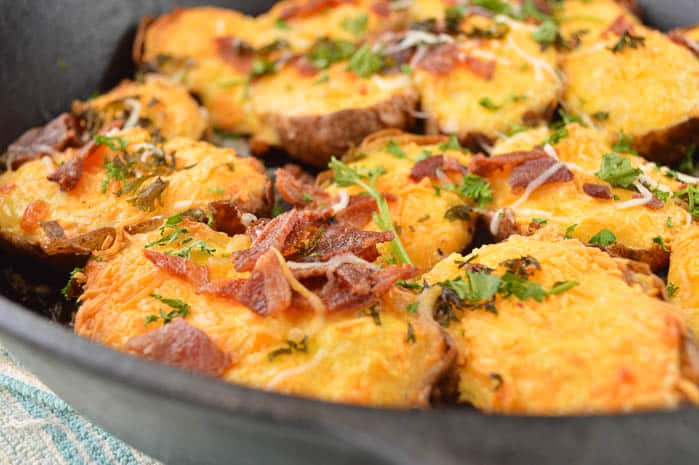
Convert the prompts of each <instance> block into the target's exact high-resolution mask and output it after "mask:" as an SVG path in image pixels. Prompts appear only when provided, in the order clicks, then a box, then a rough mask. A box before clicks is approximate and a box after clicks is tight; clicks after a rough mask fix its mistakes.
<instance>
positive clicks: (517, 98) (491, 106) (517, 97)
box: [478, 94, 528, 111]
mask: <svg viewBox="0 0 699 465" xmlns="http://www.w3.org/2000/svg"><path fill="white" fill-rule="evenodd" d="M527 98H528V97H527V96H526V95H522V94H511V95H508V96H507V97H506V98H505V100H503V102H502V103H501V104H499V105H498V104H496V103H495V102H493V101H492V100H491V99H490V97H483V98H481V99H480V100H479V101H478V104H479V105H480V106H482V107H483V108H487V109H488V110H490V111H498V110H500V109H501V108H503V107H504V106H506V105H507V104H508V103H513V102H521V101H524V100H527Z"/></svg>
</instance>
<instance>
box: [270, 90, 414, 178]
mask: <svg viewBox="0 0 699 465" xmlns="http://www.w3.org/2000/svg"><path fill="white" fill-rule="evenodd" d="M416 105H417V96H416V95H414V94H403V95H395V96H393V97H391V98H390V99H389V100H387V101H385V102H381V103H378V104H376V105H373V106H371V107H368V108H348V109H344V110H340V111H336V112H333V113H329V114H324V115H308V116H290V117H288V116H283V115H266V116H263V119H267V120H269V121H270V122H271V124H272V126H273V127H275V128H276V131H277V133H278V135H279V140H280V145H281V146H282V147H284V148H285V149H286V150H287V151H288V152H289V154H290V155H291V156H293V157H294V158H296V159H298V160H300V161H302V162H304V163H308V164H310V165H313V166H317V167H325V166H327V164H328V161H330V158H331V157H332V156H341V155H342V154H344V153H345V152H347V151H348V150H349V149H351V148H352V147H354V146H356V145H358V144H360V143H361V142H362V141H363V140H364V138H366V137H367V136H369V135H370V134H373V133H375V132H377V131H380V130H382V129H386V128H400V129H409V128H410V127H411V126H412V124H413V121H414V118H413V114H412V113H413V110H414V109H415V106H416Z"/></svg>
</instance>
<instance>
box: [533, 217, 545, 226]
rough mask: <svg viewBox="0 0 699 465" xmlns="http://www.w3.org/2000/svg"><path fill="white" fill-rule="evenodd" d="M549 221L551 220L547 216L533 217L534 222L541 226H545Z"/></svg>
mask: <svg viewBox="0 0 699 465" xmlns="http://www.w3.org/2000/svg"><path fill="white" fill-rule="evenodd" d="M548 222H549V220H547V219H546V218H532V223H534V224H538V225H539V226H543V225H545V224H547V223H548Z"/></svg>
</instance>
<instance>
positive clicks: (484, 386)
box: [425, 236, 686, 414]
mask: <svg viewBox="0 0 699 465" xmlns="http://www.w3.org/2000/svg"><path fill="white" fill-rule="evenodd" d="M525 255H529V256H533V257H534V258H536V259H537V260H538V261H539V263H540V264H541V271H537V272H536V273H535V274H534V275H533V276H532V277H531V278H530V279H531V280H533V281H535V282H537V283H540V284H541V285H542V286H543V287H544V288H546V289H550V288H551V287H553V286H554V284H555V283H557V282H561V281H568V280H574V281H577V282H578V283H579V284H578V285H577V286H575V287H574V288H572V289H570V290H568V291H566V292H563V293H562V294H559V295H556V296H551V297H549V298H548V299H546V300H545V301H544V302H542V303H538V302H535V301H533V300H528V301H519V300H517V299H516V298H515V297H510V298H509V299H503V298H498V299H497V301H496V308H497V315H496V314H493V313H491V312H487V311H485V310H483V309H476V310H464V311H463V312H461V321H460V322H452V323H451V324H450V326H449V327H448V332H449V334H450V335H451V336H452V338H453V340H454V341H455V342H456V347H457V350H458V353H459V355H458V362H457V366H458V368H457V370H458V373H459V376H460V380H459V391H460V392H459V396H460V401H461V402H470V403H473V404H474V405H475V406H476V407H478V408H480V409H483V410H485V411H489V412H498V413H525V414H572V413H578V414H579V413H602V412H606V413H609V412H625V411H632V410H639V409H652V408H670V407H675V406H677V405H678V404H679V403H680V402H681V401H682V400H683V394H681V392H680V390H679V389H680V386H683V385H685V384H686V380H685V379H684V378H683V375H682V373H681V370H680V343H681V336H682V334H683V332H684V327H683V322H682V320H681V317H680V316H679V314H678V308H676V307H674V306H673V305H671V304H668V303H664V302H662V301H660V300H658V299H655V298H651V297H649V296H647V295H646V294H644V293H643V292H642V290H641V289H640V288H638V287H630V286H629V285H628V284H627V283H626V282H625V281H624V279H623V275H622V273H621V271H620V268H619V262H618V261H617V260H615V259H612V258H610V257H609V256H608V255H606V254H605V253H603V252H601V251H599V250H596V249H593V248H589V247H584V246H583V245H582V244H581V243H580V242H578V241H576V240H560V239H555V237H553V236H543V237H534V238H531V237H521V236H516V237H512V238H510V239H509V240H507V241H506V242H503V243H500V244H496V245H490V246H485V247H482V248H480V249H477V250H474V251H473V252H472V254H471V255H470V257H475V258H474V259H473V263H479V264H483V265H486V266H489V267H492V268H497V267H498V265H499V264H500V263H501V262H503V261H504V260H507V259H512V258H519V257H521V256H525ZM463 260H464V257H461V256H459V255H452V256H451V257H448V258H447V259H445V260H444V261H443V262H441V263H440V264H438V265H437V266H436V267H435V268H434V269H433V270H432V271H431V272H430V273H428V274H427V275H426V276H425V279H427V281H428V282H430V283H436V282H440V281H443V280H448V279H454V278H455V277H456V276H459V275H461V274H463V271H462V270H461V269H460V268H459V266H458V265H457V263H456V262H462V261H463ZM502 272H503V271H502V270H501V271H499V272H498V273H502Z"/></svg>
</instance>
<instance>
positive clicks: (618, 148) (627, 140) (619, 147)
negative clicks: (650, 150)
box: [612, 131, 638, 155]
mask: <svg viewBox="0 0 699 465" xmlns="http://www.w3.org/2000/svg"><path fill="white" fill-rule="evenodd" d="M612 150H614V151H615V152H616V153H630V154H632V155H638V152H637V151H636V150H634V148H633V137H631V136H627V135H626V134H624V131H621V134H620V135H619V139H617V141H616V142H615V143H614V146H613V147H612Z"/></svg>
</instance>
